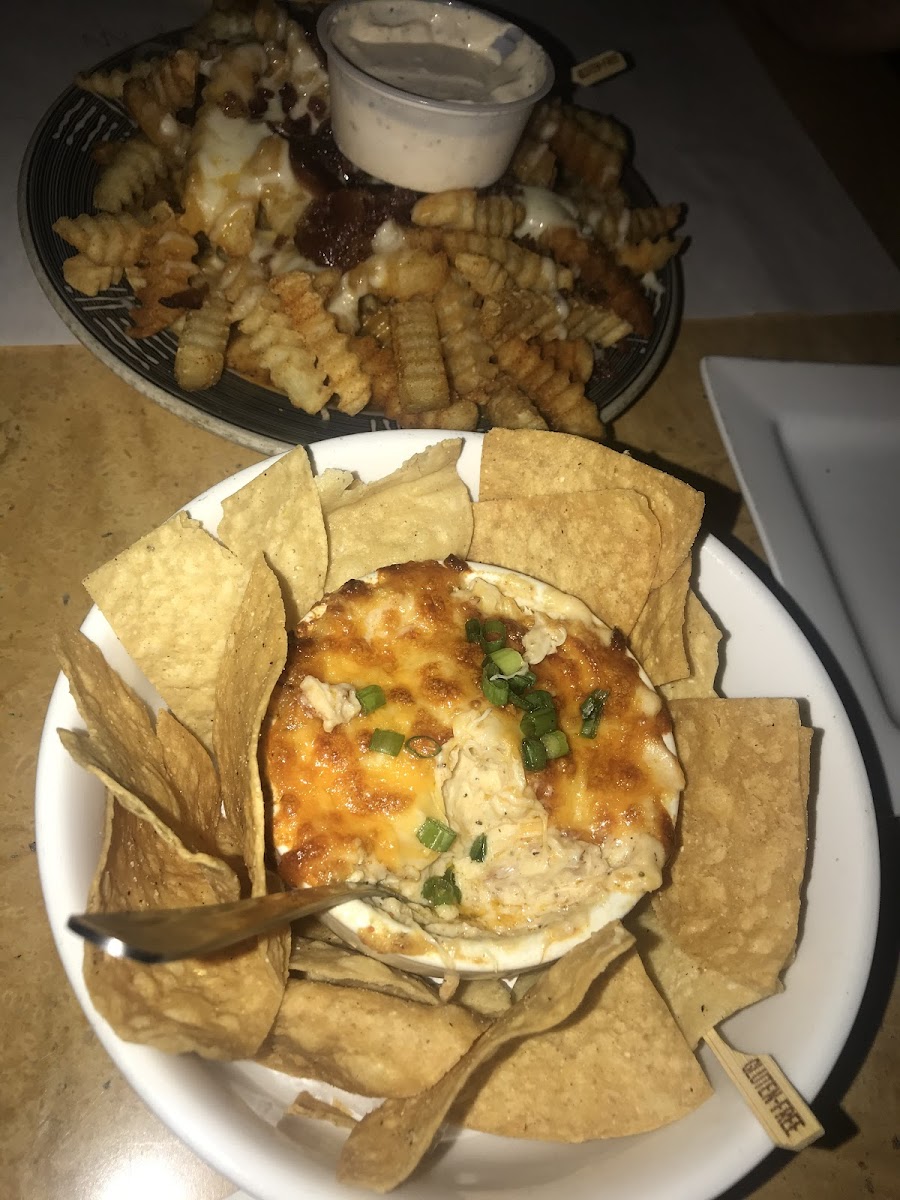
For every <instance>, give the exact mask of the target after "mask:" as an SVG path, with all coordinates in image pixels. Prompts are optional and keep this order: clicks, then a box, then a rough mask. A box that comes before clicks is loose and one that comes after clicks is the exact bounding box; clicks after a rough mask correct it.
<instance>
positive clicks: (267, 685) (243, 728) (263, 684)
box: [213, 557, 289, 970]
mask: <svg viewBox="0 0 900 1200" xmlns="http://www.w3.org/2000/svg"><path fill="white" fill-rule="evenodd" d="M286 658H287V634H286V633H285V628H284V604H283V603H282V599H281V589H280V587H279V585H278V580H277V579H276V578H275V575H274V574H273V573H272V571H270V570H269V568H268V567H267V566H266V564H265V562H264V561H263V560H262V558H261V557H260V558H259V560H258V561H257V563H256V565H255V566H254V567H253V568H252V570H251V572H250V578H249V580H248V581H247V588H246V591H245V592H244V595H243V597H242V599H241V604H240V608H239V609H238V612H237V616H236V618H235V621H234V626H233V628H232V629H231V631H230V632H229V635H228V640H227V642H226V646H225V653H224V655H223V657H222V666H221V669H220V671H219V677H218V680H217V681H216V709H215V718H214V722H213V743H214V746H215V754H216V761H217V762H218V764H219V779H220V783H221V788H222V806H223V809H224V817H223V818H222V822H221V825H222V830H223V831H222V833H220V836H221V837H223V838H225V839H226V840H228V841H230V842H231V841H233V842H234V843H235V844H237V845H239V846H240V847H241V850H242V856H243V859H244V863H245V864H246V867H247V874H248V876H249V880H250V894H251V895H252V896H264V895H265V894H266V892H267V890H268V887H267V883H266V867H265V861H264V859H265V849H266V846H265V802H264V799H263V790H262V782H261V780H260V776H259V763H258V761H257V743H258V741H259V730H260V726H261V724H262V720H263V717H264V716H265V715H266V710H267V709H268V707H269V698H270V697H271V695H272V689H273V688H274V687H275V684H276V683H277V682H278V678H279V676H280V675H281V672H282V670H283V668H284V664H285V660H286ZM285 939H286V944H285V946H284V966H285V970H286V969H287V954H288V952H289V946H288V944H287V937H286V935H285Z"/></svg>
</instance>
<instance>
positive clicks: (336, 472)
mask: <svg viewBox="0 0 900 1200" xmlns="http://www.w3.org/2000/svg"><path fill="white" fill-rule="evenodd" d="M356 481H357V480H356V476H355V475H354V474H353V472H352V471H345V470H344V469H343V468H342V467H328V468H327V469H326V470H324V471H323V472H322V474H321V475H317V476H316V480H315V482H316V491H317V492H318V494H319V505H320V507H321V509H322V513H323V515H325V516H327V515H328V514H329V513H330V512H331V510H332V509H333V508H334V506H335V504H337V502H338V500H340V498H341V496H343V494H344V492H346V490H347V488H348V487H350V485H351V484H353V483H354V482H356Z"/></svg>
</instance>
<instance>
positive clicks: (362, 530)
mask: <svg viewBox="0 0 900 1200" xmlns="http://www.w3.org/2000/svg"><path fill="white" fill-rule="evenodd" d="M461 449H462V440H461V439H460V438H452V439H449V440H448V441H443V442H438V443H436V444H435V445H433V446H429V447H428V449H427V450H423V451H422V452H421V454H415V455H413V457H412V458H410V459H408V460H407V461H406V462H405V463H404V464H403V466H401V467H399V468H398V469H397V470H396V471H394V472H393V473H392V474H391V475H386V476H385V477H384V478H383V479H379V480H376V482H375V483H358V484H354V485H353V486H352V487H349V488H347V490H346V491H344V492H342V494H341V495H340V496H339V497H337V499H335V500H334V501H333V502H332V503H331V504H330V505H329V508H328V511H327V512H326V514H325V525H326V528H327V531H328V548H329V554H330V561H329V565H328V575H327V577H326V579H325V590H326V591H329V592H330V591H333V590H334V589H335V588H338V587H340V586H341V584H342V583H346V581H347V580H348V579H359V578H361V577H362V576H364V575H368V574H369V573H370V572H371V571H375V570H377V569H378V568H379V567H385V566H389V565H390V564H391V563H397V562H425V561H427V560H429V559H442V558H446V557H447V556H448V555H451V554H455V555H457V556H458V557H459V558H465V557H466V556H467V554H468V552H469V543H470V541H471V539H472V502H471V499H470V498H469V492H468V489H467V488H466V485H465V484H464V483H463V481H462V480H461V479H460V477H459V474H458V473H457V470H456V462H457V459H458V458H459V454H460V450H461Z"/></svg>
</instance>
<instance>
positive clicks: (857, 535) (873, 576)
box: [701, 358, 900, 812]
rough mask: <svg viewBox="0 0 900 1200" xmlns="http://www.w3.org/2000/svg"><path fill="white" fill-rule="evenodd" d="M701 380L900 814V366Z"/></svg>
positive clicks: (768, 545) (708, 364)
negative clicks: (861, 717) (843, 680)
mask: <svg viewBox="0 0 900 1200" xmlns="http://www.w3.org/2000/svg"><path fill="white" fill-rule="evenodd" d="M701 373H702V376H703V383H704V386H705V388H706V391H707V395H708V396H709V400H710V403H711V404H712V408H713V412H714V414H715V417H716V421H717V422H718V425H719V429H720V431H721V434H722V437H723V439H724V441H725V445H726V447H727V449H728V453H729V455H730V456H731V461H732V463H733V464H734V469H735V472H736V473H737V476H738V480H739V481H740V485H741V489H742V491H743V493H744V496H745V498H746V500H747V504H748V505H749V507H750V511H751V513H752V514H753V519H754V521H755V522H756V526H757V528H758V530H759V534H760V537H761V538H762V541H763V545H764V546H765V549H766V553H767V554H768V556H769V560H770V562H771V565H772V569H773V571H774V573H775V576H776V578H777V579H778V580H779V582H780V583H782V584H783V585H784V586H785V588H786V589H787V591H788V592H789V593H790V594H791V596H792V597H793V598H794V599H795V600H796V601H797V603H798V605H799V606H800V608H801V609H802V610H803V611H804V612H805V613H806V615H807V616H808V617H809V619H810V621H811V622H812V623H813V625H814V626H815V627H816V629H817V630H818V632H819V633H820V634H821V636H822V638H823V639H824V641H825V642H826V643H827V645H828V647H829V649H830V650H831V652H832V654H833V655H834V657H835V659H836V660H837V663H838V665H839V666H840V668H841V670H842V671H843V673H844V674H845V675H846V677H847V680H848V681H849V684H850V687H851V688H852V690H853V692H854V693H855V697H856V700H857V701H858V703H859V705H860V706H861V708H862V710H863V713H864V714H865V718H866V721H867V723H868V726H869V729H870V731H871V733H872V736H873V737H874V740H875V742H876V743H877V746H878V751H879V754H880V757H881V765H882V768H883V772H884V776H885V778H886V780H887V786H888V789H889V790H890V791H891V792H892V797H893V805H894V811H895V812H900V633H898V618H900V524H898V520H897V513H898V511H900V367H878V366H847V365H835V364H831V363H782V362H767V361H763V360H758V359H746V358H707V359H704V360H703V363H702V364H701Z"/></svg>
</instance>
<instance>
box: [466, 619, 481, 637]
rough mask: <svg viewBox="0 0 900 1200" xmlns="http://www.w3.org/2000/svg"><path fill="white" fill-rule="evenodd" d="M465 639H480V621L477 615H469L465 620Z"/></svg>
mask: <svg viewBox="0 0 900 1200" xmlns="http://www.w3.org/2000/svg"><path fill="white" fill-rule="evenodd" d="M466 641H467V642H480V641H481V622H480V621H479V620H478V618H477V617H469V619H468V621H466Z"/></svg>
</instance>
